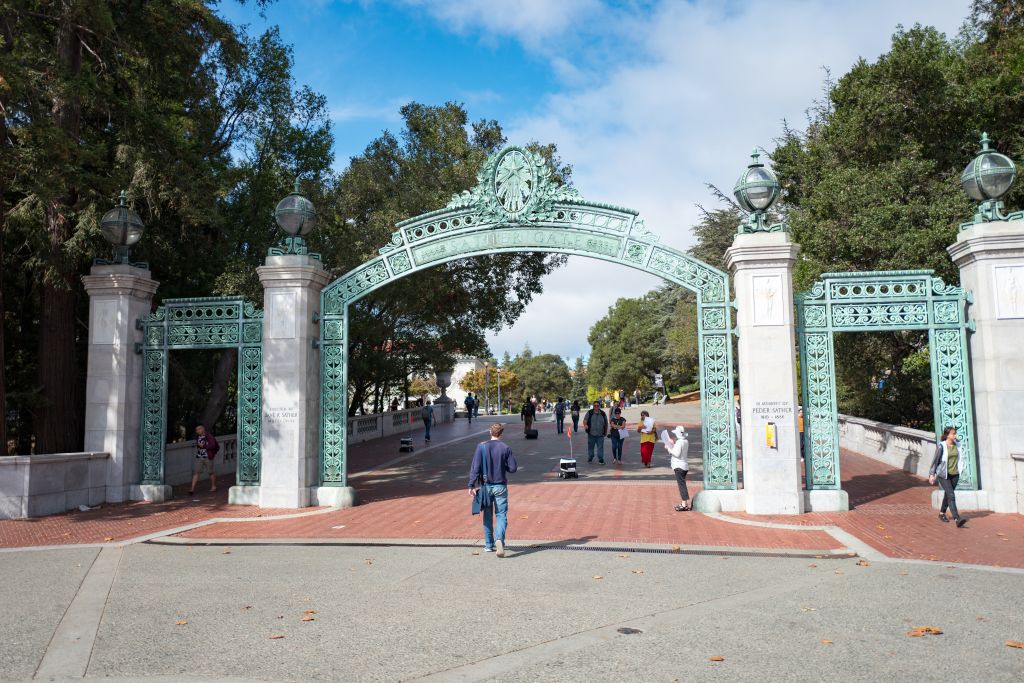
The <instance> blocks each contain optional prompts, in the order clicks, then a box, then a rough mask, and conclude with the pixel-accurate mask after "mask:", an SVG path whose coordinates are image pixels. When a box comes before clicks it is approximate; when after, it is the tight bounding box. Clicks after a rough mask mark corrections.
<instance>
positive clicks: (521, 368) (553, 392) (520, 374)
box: [510, 347, 572, 401]
mask: <svg viewBox="0 0 1024 683" xmlns="http://www.w3.org/2000/svg"><path fill="white" fill-rule="evenodd" d="M510 367H511V369H512V372H513V374H515V376H516V379H517V380H518V383H517V386H518V391H519V394H520V395H521V396H522V397H523V398H531V397H534V396H536V397H537V398H538V399H540V398H546V399H547V400H549V401H554V400H555V399H557V398H558V397H559V396H562V397H564V396H567V395H568V394H569V390H570V389H571V388H572V377H571V376H570V373H569V366H568V365H566V363H565V360H563V359H562V357H561V356H559V355H557V354H554V353H538V354H534V353H533V352H532V351H530V349H529V347H527V348H526V349H524V350H523V353H521V354H520V355H518V356H516V357H515V358H514V359H512V363H511V364H510Z"/></svg>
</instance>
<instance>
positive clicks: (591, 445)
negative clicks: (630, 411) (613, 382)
mask: <svg viewBox="0 0 1024 683" xmlns="http://www.w3.org/2000/svg"><path fill="white" fill-rule="evenodd" d="M583 430H584V431H585V432H586V433H587V462H593V461H594V451H595V450H596V451H597V462H598V464H600V465H603V464H604V437H605V436H607V435H608V416H607V415H605V414H604V411H603V410H601V402H600V401H594V406H593V408H591V409H590V410H588V411H587V414H586V415H584V416H583Z"/></svg>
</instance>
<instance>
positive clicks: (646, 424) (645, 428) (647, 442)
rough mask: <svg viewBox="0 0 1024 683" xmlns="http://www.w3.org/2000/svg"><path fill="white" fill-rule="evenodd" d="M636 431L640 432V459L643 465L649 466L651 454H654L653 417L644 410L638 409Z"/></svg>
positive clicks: (655, 439)
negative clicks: (638, 419) (638, 416)
mask: <svg viewBox="0 0 1024 683" xmlns="http://www.w3.org/2000/svg"><path fill="white" fill-rule="evenodd" d="M636 431H637V432H638V433H639V434H640V461H641V462H643V464H644V467H650V466H651V456H653V455H654V442H655V441H657V440H658V439H657V437H656V436H655V431H654V418H652V417H651V414H650V413H649V412H647V411H646V410H641V411H640V421H639V422H637V424H636Z"/></svg>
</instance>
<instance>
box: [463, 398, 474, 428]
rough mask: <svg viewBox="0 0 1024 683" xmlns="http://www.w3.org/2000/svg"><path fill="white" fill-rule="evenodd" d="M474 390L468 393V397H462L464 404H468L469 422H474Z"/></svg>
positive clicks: (467, 417) (467, 415)
mask: <svg viewBox="0 0 1024 683" xmlns="http://www.w3.org/2000/svg"><path fill="white" fill-rule="evenodd" d="M473 401H474V399H473V392H472V391H471V392H469V393H468V394H466V398H464V399H462V405H464V406H466V419H467V420H469V424H473Z"/></svg>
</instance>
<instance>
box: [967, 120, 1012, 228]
mask: <svg viewBox="0 0 1024 683" xmlns="http://www.w3.org/2000/svg"><path fill="white" fill-rule="evenodd" d="M1016 177H1017V169H1016V167H1014V165H1013V161H1011V160H1010V158H1009V157H1007V156H1006V155H1003V154H1000V153H999V152H996V151H994V150H992V149H989V139H988V133H982V134H981V149H980V150H979V151H978V155H977V156H976V157H974V158H973V159H971V163H969V164H967V168H965V169H964V172H963V173H962V174H960V186H961V187H962V188H964V192H966V193H967V196H968V197H970V198H971V199H973V200H974V201H976V202H980V203H979V205H978V210H977V212H976V213H975V214H974V220H972V221H971V222H970V223H965V225H973V224H974V223H985V222H987V221H996V220H1006V218H1007V217H1006V216H1004V215H1003V213H1002V209H1003V203H1002V202H1001V201H1000V198H1001V197H1002V196H1003V195H1005V194H1006V193H1007V192H1009V191H1010V187H1012V186H1013V181H1014V179H1015V178H1016Z"/></svg>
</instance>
